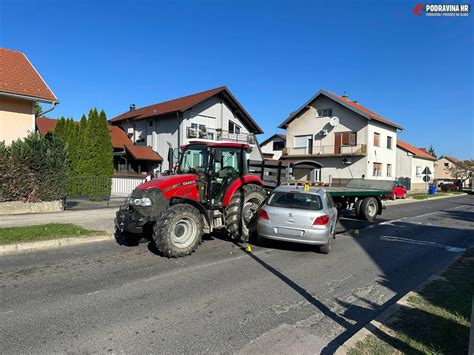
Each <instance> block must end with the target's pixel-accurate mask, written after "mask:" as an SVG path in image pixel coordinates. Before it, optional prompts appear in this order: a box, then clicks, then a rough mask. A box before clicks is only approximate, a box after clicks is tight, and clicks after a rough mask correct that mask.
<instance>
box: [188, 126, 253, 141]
mask: <svg viewBox="0 0 474 355" xmlns="http://www.w3.org/2000/svg"><path fill="white" fill-rule="evenodd" d="M186 137H187V138H189V139H204V140H215V141H224V142H236V143H247V144H255V143H256V139H255V135H254V134H252V133H230V132H229V131H224V130H221V129H211V128H205V129H202V128H194V127H187V128H186Z"/></svg>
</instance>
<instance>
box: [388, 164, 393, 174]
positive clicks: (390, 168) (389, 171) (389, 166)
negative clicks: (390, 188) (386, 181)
mask: <svg viewBox="0 0 474 355" xmlns="http://www.w3.org/2000/svg"><path fill="white" fill-rule="evenodd" d="M387 177H392V164H387Z"/></svg>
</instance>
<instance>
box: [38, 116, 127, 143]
mask: <svg viewBox="0 0 474 355" xmlns="http://www.w3.org/2000/svg"><path fill="white" fill-rule="evenodd" d="M57 123H58V120H56V119H54V118H46V117H38V118H37V119H36V129H37V130H38V132H39V133H40V134H41V135H42V136H45V135H46V133H48V132H52V131H54V128H55V127H56V124H57ZM109 134H110V138H111V140H112V146H113V147H114V148H118V149H123V148H124V146H126V145H128V144H132V140H131V139H130V138H128V136H127V133H125V132H124V131H123V130H122V129H121V128H120V127H117V126H109Z"/></svg>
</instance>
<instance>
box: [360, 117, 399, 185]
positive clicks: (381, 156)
mask: <svg viewBox="0 0 474 355" xmlns="http://www.w3.org/2000/svg"><path fill="white" fill-rule="evenodd" d="M375 132H377V133H379V134H380V136H379V138H380V140H379V141H380V147H376V146H375V145H374V133H375ZM388 136H390V137H392V149H388V148H387V137H388ZM367 138H368V139H367V141H368V144H367V158H368V164H367V167H368V171H367V177H368V178H370V179H378V180H394V179H395V175H396V171H397V130H396V128H392V127H389V126H387V125H384V124H382V123H379V122H377V121H374V120H371V121H369V124H368V125H367ZM373 163H382V176H379V177H376V176H373ZM387 164H391V165H392V176H391V177H389V176H387Z"/></svg>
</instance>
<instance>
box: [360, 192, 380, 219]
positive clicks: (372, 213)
mask: <svg viewBox="0 0 474 355" xmlns="http://www.w3.org/2000/svg"><path fill="white" fill-rule="evenodd" d="M378 212H379V203H378V201H377V199H376V198H375V197H366V198H364V199H363V200H362V204H361V205H360V217H361V218H363V219H365V220H367V221H369V222H373V221H375V219H376V218H377V214H378Z"/></svg>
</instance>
